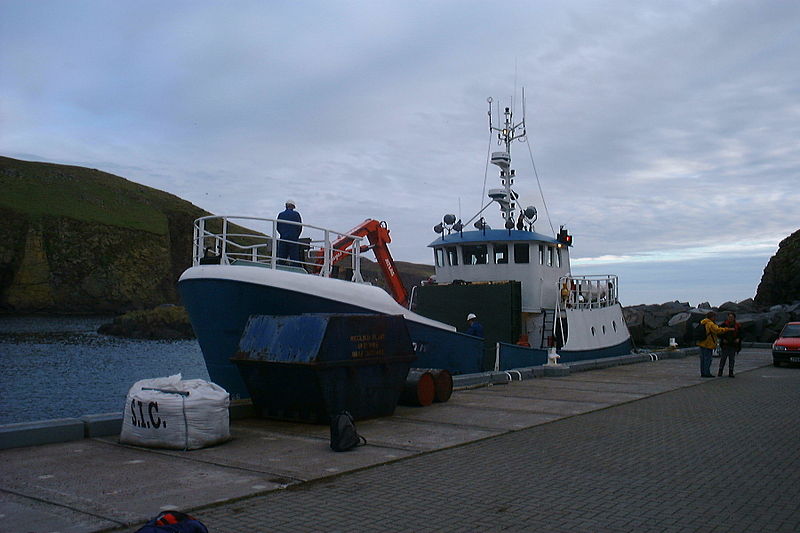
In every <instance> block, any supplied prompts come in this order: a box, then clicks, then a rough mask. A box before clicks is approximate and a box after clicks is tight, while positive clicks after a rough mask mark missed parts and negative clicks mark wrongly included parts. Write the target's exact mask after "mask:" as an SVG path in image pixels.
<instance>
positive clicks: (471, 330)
mask: <svg viewBox="0 0 800 533" xmlns="http://www.w3.org/2000/svg"><path fill="white" fill-rule="evenodd" d="M467 324H469V327H468V328H467V335H473V336H475V337H480V338H483V326H482V325H481V323H480V322H478V317H477V316H475V313H470V314H468V315H467Z"/></svg>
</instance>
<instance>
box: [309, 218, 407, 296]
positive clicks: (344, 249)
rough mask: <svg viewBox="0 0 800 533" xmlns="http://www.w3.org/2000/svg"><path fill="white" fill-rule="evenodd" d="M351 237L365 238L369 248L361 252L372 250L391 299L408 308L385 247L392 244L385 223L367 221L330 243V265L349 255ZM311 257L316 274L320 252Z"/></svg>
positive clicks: (387, 248) (401, 283) (404, 293)
mask: <svg viewBox="0 0 800 533" xmlns="http://www.w3.org/2000/svg"><path fill="white" fill-rule="evenodd" d="M353 236H355V237H366V238H367V240H368V241H369V246H368V247H364V246H362V248H361V251H364V250H365V249H372V252H373V253H374V254H375V258H376V259H377V260H378V266H379V267H380V269H381V272H383V277H384V278H385V279H386V282H387V283H388V284H389V288H390V290H391V292H392V297H393V298H394V299H395V301H396V302H397V303H399V304H400V305H402V306H403V307H408V291H407V290H406V288H405V285H403V281H402V280H401V279H400V274H399V273H398V272H397V268H396V267H395V264H394V259H392V254H391V253H389V247H388V246H387V244H388V243H390V242H392V239H391V237H390V236H389V229H388V228H387V227H386V223H385V222H380V221H378V220H373V219H367V220H365V221H364V222H362V223H361V224H359V225H358V226H356V227H355V228H353V229H352V230H350V231H349V232H348V234H347V235H344V236H342V237H340V238H338V239H337V240H335V241H334V242H333V243H331V265H335V264H336V263H338V262H339V261H341V260H342V259H344V258H345V257H346V256H347V255H348V254H349V253H350V249H351V248H352V246H353V244H354V242H355V239H354V238H353ZM313 255H314V256H315V261H314V262H315V263H317V265H319V266H318V267H317V272H319V270H321V268H322V264H323V262H324V258H323V256H322V254H321V253H320V251H317V253H316V254H313Z"/></svg>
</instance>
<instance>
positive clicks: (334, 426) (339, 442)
mask: <svg viewBox="0 0 800 533" xmlns="http://www.w3.org/2000/svg"><path fill="white" fill-rule="evenodd" d="M366 443H367V439H365V438H364V437H362V436H361V435H359V434H358V433H357V432H356V425H355V423H354V422H353V416H352V415H351V414H350V413H348V412H347V411H342V412H341V413H340V414H338V415H336V416H334V417H332V418H331V449H332V450H333V451H335V452H346V451H347V450H352V449H353V448H355V447H356V446H361V445H364V444H366Z"/></svg>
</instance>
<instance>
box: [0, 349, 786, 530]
mask: <svg viewBox="0 0 800 533" xmlns="http://www.w3.org/2000/svg"><path fill="white" fill-rule="evenodd" d="M738 359H739V361H737V370H738V372H737V377H736V378H735V379H730V378H727V377H723V378H716V379H701V378H699V376H698V374H699V364H698V361H697V357H696V356H690V357H686V358H683V359H666V360H661V361H655V362H647V363H638V364H633V365H626V366H618V367H612V368H608V369H603V370H593V371H590V372H581V373H576V374H572V375H570V376H565V377H557V378H536V379H531V380H526V381H522V382H513V383H510V384H508V385H497V386H493V387H488V388H481V389H475V390H469V391H458V392H456V393H455V394H454V395H453V398H452V399H451V400H450V402H448V403H447V404H437V405H434V406H431V407H427V408H417V409H415V408H409V407H399V408H398V409H397V412H396V414H395V416H393V417H389V418H383V419H377V420H370V421H362V422H359V423H358V429H359V431H360V432H361V433H362V434H364V435H365V436H366V438H367V439H368V440H369V442H370V444H369V445H368V446H365V447H362V448H358V449H357V450H355V451H352V452H347V453H338V454H337V453H334V452H330V451H329V450H328V449H327V439H328V435H327V427H321V426H308V425H301V424H285V423H279V422H274V421H269V420H256V419H251V420H242V421H237V422H235V423H234V424H233V427H232V433H233V437H234V438H233V440H232V441H231V442H229V443H227V444H224V445H221V446H217V447H213V448H208V449H205V450H197V451H193V452H170V451H157V450H145V449H141V448H135V447H126V446H121V445H119V444H117V443H116V442H115V439H111V438H104V439H86V440H84V441H77V442H72V443H64V444H52V445H46V446H38V447H32V448H20V449H10V450H4V451H2V452H0V464H2V465H3V466H2V467H0V515H3V516H1V517H0V518H2V520H0V531H133V530H135V529H136V526H138V525H139V522H141V521H142V520H143V519H144V517H147V516H150V515H154V514H156V513H157V512H158V510H159V509H160V508H161V507H164V506H176V507H178V508H180V509H183V510H189V511H190V512H192V513H193V514H194V515H195V516H197V517H198V518H199V519H200V520H202V521H203V522H204V523H205V524H206V525H207V526H208V527H209V530H210V531H212V532H215V533H217V532H241V531H346V530H356V531H476V530H487V531H498V530H508V531H519V530H540V531H572V532H575V531H800V513H798V502H800V459H798V456H799V454H798V448H800V447H799V446H798V443H800V425H799V424H798V421H797V407H798V405H800V369H798V368H773V367H772V366H771V365H770V363H771V356H770V352H769V351H768V350H763V349H762V350H756V349H745V351H743V352H742V354H740V357H739V358H738ZM715 364H716V360H715ZM767 365H769V366H767ZM220 502H224V503H220Z"/></svg>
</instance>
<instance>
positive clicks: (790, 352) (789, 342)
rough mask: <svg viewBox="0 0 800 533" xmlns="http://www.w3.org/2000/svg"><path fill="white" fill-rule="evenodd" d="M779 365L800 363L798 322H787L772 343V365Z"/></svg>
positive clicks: (799, 328)
mask: <svg viewBox="0 0 800 533" xmlns="http://www.w3.org/2000/svg"><path fill="white" fill-rule="evenodd" d="M781 363H800V322H788V323H787V324H786V325H785V326H783V330H782V331H781V334H780V335H778V340H776V341H775V342H774V343H772V364H773V365H775V366H780V364H781Z"/></svg>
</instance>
